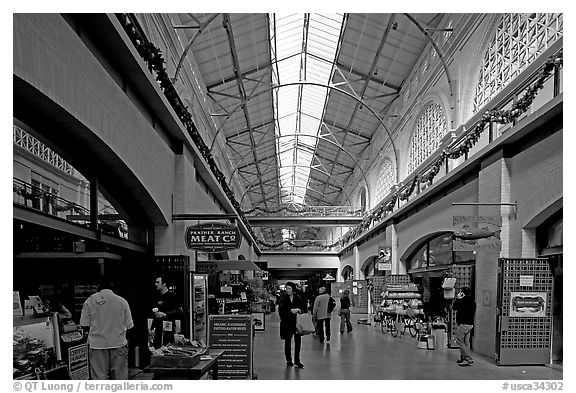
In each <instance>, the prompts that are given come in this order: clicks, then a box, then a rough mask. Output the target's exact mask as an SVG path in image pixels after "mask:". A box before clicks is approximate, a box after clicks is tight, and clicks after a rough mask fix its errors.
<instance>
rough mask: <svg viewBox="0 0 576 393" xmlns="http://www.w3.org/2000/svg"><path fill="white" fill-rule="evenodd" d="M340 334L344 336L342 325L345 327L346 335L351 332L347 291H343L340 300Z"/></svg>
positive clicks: (348, 292)
mask: <svg viewBox="0 0 576 393" xmlns="http://www.w3.org/2000/svg"><path fill="white" fill-rule="evenodd" d="M338 315H340V334H344V325H346V331H347V332H348V333H351V332H352V323H350V291H349V290H348V289H346V290H344V293H343V294H342V297H341V298H340V311H338Z"/></svg>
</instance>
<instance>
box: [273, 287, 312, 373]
mask: <svg viewBox="0 0 576 393" xmlns="http://www.w3.org/2000/svg"><path fill="white" fill-rule="evenodd" d="M305 309H306V305H305V304H304V302H303V300H302V298H301V297H300V296H298V295H297V294H296V284H294V283H293V282H291V281H288V282H287V283H286V293H285V294H284V296H282V298H281V299H280V305H279V307H278V314H279V315H280V338H281V339H282V340H284V356H285V357H286V366H287V367H292V366H296V367H298V368H304V365H303V364H302V362H301V361H300V347H301V345H302V337H301V336H299V335H297V334H296V316H297V315H298V314H301V313H302V312H305ZM292 337H294V363H292Z"/></svg>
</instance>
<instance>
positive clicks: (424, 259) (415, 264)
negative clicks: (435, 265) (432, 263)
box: [410, 243, 428, 269]
mask: <svg viewBox="0 0 576 393" xmlns="http://www.w3.org/2000/svg"><path fill="white" fill-rule="evenodd" d="M427 266H428V243H425V244H424V245H423V246H422V247H420V249H419V250H418V251H416V254H414V257H413V258H412V261H411V263H410V269H423V268H424V269H425V268H426V267H427Z"/></svg>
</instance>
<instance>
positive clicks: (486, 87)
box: [474, 14, 563, 113]
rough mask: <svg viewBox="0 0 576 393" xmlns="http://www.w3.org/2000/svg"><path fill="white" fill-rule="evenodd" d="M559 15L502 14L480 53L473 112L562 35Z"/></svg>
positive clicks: (560, 16) (561, 23)
mask: <svg viewBox="0 0 576 393" xmlns="http://www.w3.org/2000/svg"><path fill="white" fill-rule="evenodd" d="M562 19H563V18H562V14H505V15H504V16H503V17H502V19H501V20H500V23H498V27H497V28H496V32H495V33H494V37H493V38H492V41H491V42H490V45H489V46H488V50H487V51H486V53H485V55H484V60H483V63H482V69H481V71H480V79H479V82H478V86H477V87H476V96H475V98H474V113H476V112H477V111H478V110H479V109H480V108H482V106H484V105H485V104H486V103H487V102H488V101H490V100H491V99H492V98H493V97H494V96H495V95H496V94H498V92H500V91H501V90H502V89H503V88H504V86H506V85H507V84H508V82H510V81H511V80H512V79H514V78H515V77H516V76H517V75H518V74H520V73H521V72H522V71H523V70H524V69H525V68H526V67H527V66H528V65H529V64H530V63H531V62H532V61H533V60H534V59H536V58H537V57H538V56H540V55H541V54H542V52H544V50H546V48H547V47H548V46H550V45H551V44H552V43H554V42H555V41H556V40H558V38H560V37H562V30H563V22H562Z"/></svg>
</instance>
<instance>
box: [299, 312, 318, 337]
mask: <svg viewBox="0 0 576 393" xmlns="http://www.w3.org/2000/svg"><path fill="white" fill-rule="evenodd" d="M314 330H315V329H314V324H313V323H312V315H310V314H298V315H297V316H296V334H297V335H299V336H304V335H306V334H312V333H314Z"/></svg>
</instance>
